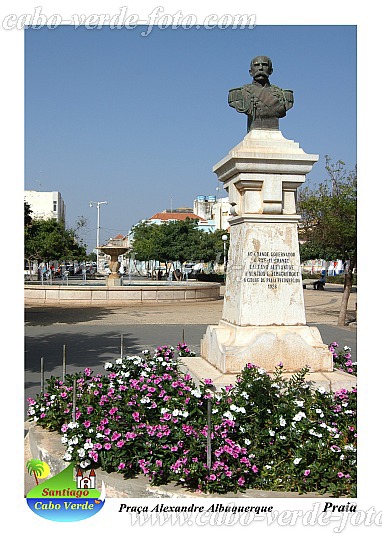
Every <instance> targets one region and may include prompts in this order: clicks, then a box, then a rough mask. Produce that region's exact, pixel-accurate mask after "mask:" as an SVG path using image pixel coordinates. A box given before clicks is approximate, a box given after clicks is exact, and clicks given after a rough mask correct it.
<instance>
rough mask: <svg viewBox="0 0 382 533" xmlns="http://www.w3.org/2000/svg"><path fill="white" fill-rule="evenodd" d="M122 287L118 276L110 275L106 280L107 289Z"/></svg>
mask: <svg viewBox="0 0 382 533" xmlns="http://www.w3.org/2000/svg"><path fill="white" fill-rule="evenodd" d="M121 285H122V278H121V277H120V276H118V277H114V276H112V275H110V276H108V277H107V278H106V286H107V287H120V286H121Z"/></svg>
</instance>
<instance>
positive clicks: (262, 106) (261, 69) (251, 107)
mask: <svg viewBox="0 0 382 533" xmlns="http://www.w3.org/2000/svg"><path fill="white" fill-rule="evenodd" d="M272 72H273V68H272V61H271V60H270V59H269V57H266V56H257V57H255V58H254V59H252V61H251V65H250V69H249V73H250V74H251V76H252V78H253V81H252V83H249V84H247V85H243V87H239V88H238V89H231V90H230V91H229V93H228V104H229V105H230V106H231V107H233V108H235V109H236V111H238V112H239V113H245V114H246V115H247V117H248V121H247V131H250V130H253V129H273V130H274V129H276V130H278V129H279V118H282V117H285V115H286V113H287V111H288V110H289V109H290V108H291V107H292V106H293V92H292V91H289V90H286V89H280V87H277V86H276V85H271V84H270V83H269V76H270V75H271V74H272Z"/></svg>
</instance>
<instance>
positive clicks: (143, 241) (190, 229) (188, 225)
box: [132, 218, 226, 265]
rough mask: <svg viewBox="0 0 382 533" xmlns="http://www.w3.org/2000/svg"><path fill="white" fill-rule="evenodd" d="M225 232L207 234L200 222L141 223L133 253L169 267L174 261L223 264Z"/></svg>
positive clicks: (135, 230) (138, 257)
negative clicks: (223, 236) (217, 262)
mask: <svg viewBox="0 0 382 533" xmlns="http://www.w3.org/2000/svg"><path fill="white" fill-rule="evenodd" d="M223 233H226V232H225V231H222V230H218V231H216V232H213V233H212V232H206V231H203V230H201V229H200V228H199V227H198V225H197V221H196V220H194V219H190V218H186V220H177V221H171V222H168V223H166V224H150V223H148V222H142V223H140V224H137V225H136V226H135V227H134V230H133V234H134V240H133V245H132V252H133V253H134V254H135V257H136V259H138V260H140V261H150V260H156V261H160V262H162V263H166V265H168V264H170V263H172V262H173V261H179V262H180V263H184V262H185V261H203V262H208V261H215V260H218V261H219V260H220V258H221V262H223V257H222V256H223V254H222V251H223V243H222V239H221V237H222V234H223Z"/></svg>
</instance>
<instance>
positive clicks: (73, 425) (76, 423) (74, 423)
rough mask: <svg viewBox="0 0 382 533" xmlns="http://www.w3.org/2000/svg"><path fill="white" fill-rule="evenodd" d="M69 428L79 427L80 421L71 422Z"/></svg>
mask: <svg viewBox="0 0 382 533" xmlns="http://www.w3.org/2000/svg"><path fill="white" fill-rule="evenodd" d="M68 428H70V429H74V428H78V422H69V424H68Z"/></svg>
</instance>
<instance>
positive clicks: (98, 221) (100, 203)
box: [90, 202, 107, 272]
mask: <svg viewBox="0 0 382 533" xmlns="http://www.w3.org/2000/svg"><path fill="white" fill-rule="evenodd" d="M102 204H107V202H90V207H93V206H94V205H96V206H97V272H99V250H98V247H99V230H100V207H101V205H102Z"/></svg>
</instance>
